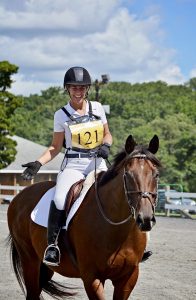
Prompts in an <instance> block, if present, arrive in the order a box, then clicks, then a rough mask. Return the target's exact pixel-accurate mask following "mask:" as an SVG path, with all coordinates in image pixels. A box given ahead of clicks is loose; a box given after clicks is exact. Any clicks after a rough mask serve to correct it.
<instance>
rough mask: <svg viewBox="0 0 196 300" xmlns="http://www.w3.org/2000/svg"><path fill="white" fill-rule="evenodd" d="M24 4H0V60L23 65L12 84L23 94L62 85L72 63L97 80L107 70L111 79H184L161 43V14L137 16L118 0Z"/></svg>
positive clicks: (45, 0) (172, 55)
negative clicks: (9, 6) (18, 7)
mask: <svg viewBox="0 0 196 300" xmlns="http://www.w3.org/2000/svg"><path fill="white" fill-rule="evenodd" d="M25 3H26V6H25V8H23V9H21V10H20V11H11V10H9V11H8V10H5V9H4V8H0V28H3V29H4V33H3V34H2V35H1V38H0V52H1V59H2V60H9V61H10V62H11V63H14V64H17V65H18V66H19V67H20V69H19V75H18V77H16V80H17V82H16V83H15V84H14V87H13V91H17V93H19V94H21V93H22V94H27V93H33V90H34V92H35V93H38V92H39V90H43V89H44V88H47V87H48V86H54V85H61V83H62V81H63V75H64V72H65V69H67V68H68V67H70V66H73V65H82V66H84V67H86V68H87V69H89V71H90V72H91V74H92V77H93V78H94V79H95V78H97V77H100V75H101V74H103V73H109V74H110V77H111V80H113V81H114V80H117V81H129V82H142V81H153V80H164V81H166V82H169V83H178V82H182V81H183V76H182V74H181V71H180V68H179V66H177V65H176V63H175V61H174V58H175V51H174V50H173V49H168V48H165V47H164V46H163V42H164V41H163V34H162V28H161V26H160V18H159V16H158V15H155V14H152V15H148V16H147V17H144V18H137V16H136V15H132V14H130V12H129V11H128V10H127V9H126V8H124V7H122V6H120V4H121V3H122V1H120V0H108V1H104V0H97V1H91V0H83V1H81V0H75V1H72V2H71V1H67V0H57V1H52V0H42V1H35V0H28V1H26V2H25ZM42 12H43V13H42Z"/></svg>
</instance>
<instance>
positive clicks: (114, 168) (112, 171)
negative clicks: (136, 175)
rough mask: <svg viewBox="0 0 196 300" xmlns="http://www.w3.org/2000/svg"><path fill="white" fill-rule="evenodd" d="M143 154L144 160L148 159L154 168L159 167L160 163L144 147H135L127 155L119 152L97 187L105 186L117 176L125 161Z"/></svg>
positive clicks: (122, 151) (124, 152) (123, 151)
mask: <svg viewBox="0 0 196 300" xmlns="http://www.w3.org/2000/svg"><path fill="white" fill-rule="evenodd" d="M140 154H141V155H142V154H145V155H146V158H147V159H149V160H150V161H151V162H152V163H153V165H155V166H156V167H158V168H159V167H161V162H160V161H159V160H158V159H157V158H156V157H155V156H154V154H153V153H151V152H150V151H149V150H148V148H147V147H146V146H143V145H137V146H136V147H135V149H134V150H133V152H131V153H130V154H128V153H127V152H126V151H125V149H123V150H121V151H120V152H119V153H118V154H116V155H115V157H114V160H113V164H112V165H111V166H110V167H109V169H108V170H107V171H106V172H105V173H104V174H103V175H102V176H101V178H100V181H99V185H100V186H101V185H105V184H106V183H107V182H109V181H110V180H112V179H113V178H114V177H116V175H117V174H118V172H119V170H120V169H121V168H122V167H123V166H124V165H125V163H126V161H127V160H128V159H130V158H132V157H134V156H136V155H140Z"/></svg>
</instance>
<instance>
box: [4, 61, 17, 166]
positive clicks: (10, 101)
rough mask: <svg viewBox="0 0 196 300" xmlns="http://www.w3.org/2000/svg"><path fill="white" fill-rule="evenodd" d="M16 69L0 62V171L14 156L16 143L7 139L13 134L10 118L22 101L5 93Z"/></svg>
mask: <svg viewBox="0 0 196 300" xmlns="http://www.w3.org/2000/svg"><path fill="white" fill-rule="evenodd" d="M17 71H18V67H17V66H15V65H13V64H10V63H9V62H8V61H2V62H0V169H2V168H4V167H6V166H7V165H9V164H10V163H11V162H12V161H13V160H14V158H15V155H16V149H15V147H16V143H15V142H14V141H13V140H12V139H11V138H10V137H9V136H10V135H12V134H13V133H14V123H13V119H12V116H13V115H14V112H15V110H16V108H17V107H18V106H20V105H21V101H22V99H21V98H19V97H16V96H14V95H13V94H11V93H10V92H8V91H7V89H9V88H10V87H11V84H12V82H13V81H12V79H11V75H12V74H15V73H17Z"/></svg>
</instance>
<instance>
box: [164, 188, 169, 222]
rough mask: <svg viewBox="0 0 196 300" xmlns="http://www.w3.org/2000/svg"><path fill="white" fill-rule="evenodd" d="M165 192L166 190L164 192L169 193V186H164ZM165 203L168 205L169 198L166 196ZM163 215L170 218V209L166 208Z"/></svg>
mask: <svg viewBox="0 0 196 300" xmlns="http://www.w3.org/2000/svg"><path fill="white" fill-rule="evenodd" d="M165 190H166V192H169V191H170V186H169V185H166V187H165ZM166 203H170V199H169V196H166ZM165 215H166V217H169V216H170V209H168V208H167V209H166V210H165Z"/></svg>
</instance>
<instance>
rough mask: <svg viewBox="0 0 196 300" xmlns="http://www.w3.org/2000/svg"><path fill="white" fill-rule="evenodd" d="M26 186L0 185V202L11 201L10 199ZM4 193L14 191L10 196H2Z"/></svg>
mask: <svg viewBox="0 0 196 300" xmlns="http://www.w3.org/2000/svg"><path fill="white" fill-rule="evenodd" d="M25 187H26V186H21V185H14V186H11V185H1V184H0V200H3V201H12V199H13V198H14V197H15V195H17V194H18V193H19V192H20V191H22V190H23V189H24V188H25ZM3 191H4V192H5V191H14V193H13V194H12V195H10V194H4V192H3Z"/></svg>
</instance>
